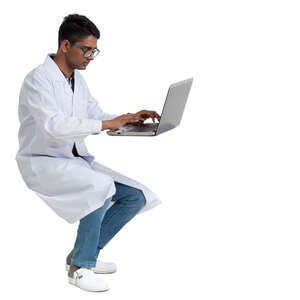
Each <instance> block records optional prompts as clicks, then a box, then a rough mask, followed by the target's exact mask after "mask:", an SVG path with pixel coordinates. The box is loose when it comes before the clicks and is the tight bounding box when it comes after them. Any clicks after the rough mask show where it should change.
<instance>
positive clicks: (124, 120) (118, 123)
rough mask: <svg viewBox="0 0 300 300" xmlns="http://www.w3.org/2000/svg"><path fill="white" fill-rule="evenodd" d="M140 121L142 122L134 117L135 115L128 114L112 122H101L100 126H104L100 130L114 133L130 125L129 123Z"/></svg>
mask: <svg viewBox="0 0 300 300" xmlns="http://www.w3.org/2000/svg"><path fill="white" fill-rule="evenodd" d="M140 121H143V118H142V117H139V116H136V115H135V114H130V113H128V114H124V115H121V116H119V117H116V118H114V119H112V120H107V121H102V125H103V123H104V124H105V126H103V127H102V128H103V130H105V129H111V130H112V131H116V130H118V129H119V128H120V127H122V126H123V125H125V124H130V123H135V122H140Z"/></svg>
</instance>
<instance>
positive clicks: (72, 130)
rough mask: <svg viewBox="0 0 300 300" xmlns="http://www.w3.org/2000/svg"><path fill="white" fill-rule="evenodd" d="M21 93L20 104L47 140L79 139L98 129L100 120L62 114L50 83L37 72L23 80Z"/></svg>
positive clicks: (100, 124)
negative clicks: (21, 103)
mask: <svg viewBox="0 0 300 300" xmlns="http://www.w3.org/2000/svg"><path fill="white" fill-rule="evenodd" d="M21 93H22V94H21V95H22V96H21V97H20V98H21V99H22V102H23V104H24V105H25V106H26V107H27V108H28V110H29V112H30V113H31V115H32V116H33V118H34V120H35V121H36V122H37V124H38V125H39V127H40V128H41V130H43V132H44V133H45V134H46V136H47V137H48V138H52V139H59V140H72V141H74V140H81V139H84V138H85V137H86V136H88V135H90V134H98V133H100V132H101V130H102V121H101V120H100V119H98V120H96V119H92V118H78V117H72V116H67V115H66V114H64V112H63V111H62V110H61V109H59V107H58V106H57V102H56V99H55V98H54V96H53V94H52V84H51V82H50V81H48V79H47V78H46V77H45V76H43V74H39V72H38V71H35V72H32V73H31V74H29V75H27V76H26V77H25V79H24V82H23V85H22V89H21ZM61 101H63V99H61Z"/></svg>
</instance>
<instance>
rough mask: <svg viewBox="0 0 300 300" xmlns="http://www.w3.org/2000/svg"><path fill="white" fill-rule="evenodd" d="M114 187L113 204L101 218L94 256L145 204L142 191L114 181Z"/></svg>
mask: <svg viewBox="0 0 300 300" xmlns="http://www.w3.org/2000/svg"><path fill="white" fill-rule="evenodd" d="M115 185H116V193H115V194H114V195H113V197H112V201H114V202H115V203H114V204H113V205H112V206H111V207H110V208H109V209H108V210H107V211H106V213H105V216H104V218H103V221H102V224H101V228H100V236H99V244H98V247H97V251H96V255H99V251H100V249H103V248H104V246H105V245H106V244H107V243H108V242H109V241H110V240H111V239H112V238H113V237H114V236H115V235H116V234H117V233H118V232H119V231H120V229H121V228H122V227H123V226H124V225H125V224H126V223H128V222H129V221H130V220H131V219H132V218H133V217H134V216H135V215H136V214H137V213H138V212H139V211H140V210H141V209H142V208H143V207H144V205H145V204H146V198H145V196H144V193H143V192H142V190H139V189H136V188H133V187H131V186H128V185H125V184H122V183H119V182H116V181H115Z"/></svg>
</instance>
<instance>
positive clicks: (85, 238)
mask: <svg viewBox="0 0 300 300" xmlns="http://www.w3.org/2000/svg"><path fill="white" fill-rule="evenodd" d="M111 199H112V198H108V199H106V201H105V203H104V204H103V206H101V207H99V208H98V209H96V210H94V211H92V212H91V213H89V214H88V215H86V216H85V217H84V218H82V219H80V223H79V226H78V229H77V237H76V241H75V245H74V249H73V250H72V251H73V255H72V259H71V263H72V264H73V265H76V266H79V267H85V268H93V267H95V265H96V261H97V255H98V253H97V246H98V242H99V232H100V227H101V222H102V220H103V217H104V214H105V212H106V210H107V206H108V204H109V203H110V201H111ZM70 254H71V253H70ZM70 254H69V255H70ZM96 254H97V255H96ZM69 255H68V256H69Z"/></svg>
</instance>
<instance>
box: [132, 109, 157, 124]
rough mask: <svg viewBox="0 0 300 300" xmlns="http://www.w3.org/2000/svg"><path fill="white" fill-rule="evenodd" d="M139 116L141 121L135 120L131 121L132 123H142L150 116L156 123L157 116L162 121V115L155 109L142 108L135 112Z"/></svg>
mask: <svg viewBox="0 0 300 300" xmlns="http://www.w3.org/2000/svg"><path fill="white" fill-rule="evenodd" d="M134 115H135V116H137V117H141V118H142V119H140V120H139V121H134V122H131V123H130V124H135V125H140V124H142V123H143V122H144V121H145V120H147V119H148V118H151V119H152V121H153V123H155V118H156V119H157V120H158V121H160V115H159V114H158V113H157V112H156V111H154V110H145V109H143V110H140V111H139V112H137V113H135V114H134Z"/></svg>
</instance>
